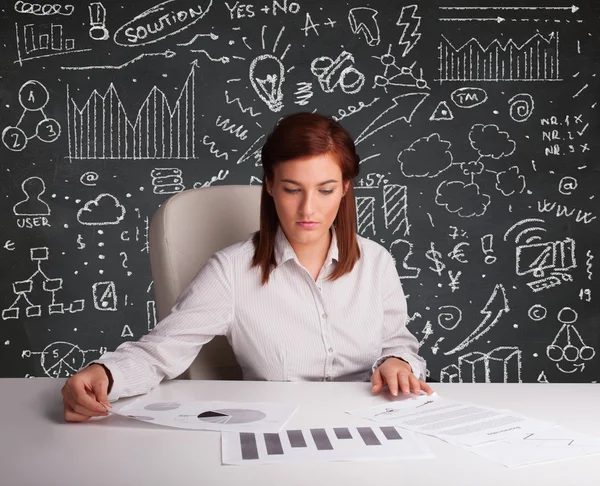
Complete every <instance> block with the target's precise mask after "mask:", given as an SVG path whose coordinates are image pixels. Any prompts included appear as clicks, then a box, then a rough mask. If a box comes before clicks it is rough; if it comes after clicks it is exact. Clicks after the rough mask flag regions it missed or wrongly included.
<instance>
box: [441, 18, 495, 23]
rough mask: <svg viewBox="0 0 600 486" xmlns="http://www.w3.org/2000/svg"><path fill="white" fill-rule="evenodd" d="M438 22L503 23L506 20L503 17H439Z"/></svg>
mask: <svg viewBox="0 0 600 486" xmlns="http://www.w3.org/2000/svg"><path fill="white" fill-rule="evenodd" d="M440 20H442V21H445V22H498V23H501V22H504V21H505V20H506V19H505V18H503V17H491V18H488V17H484V18H473V17H471V18H454V17H440Z"/></svg>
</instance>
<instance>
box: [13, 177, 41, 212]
mask: <svg viewBox="0 0 600 486" xmlns="http://www.w3.org/2000/svg"><path fill="white" fill-rule="evenodd" d="M21 189H23V192H24V193H25V196H26V198H25V199H24V200H23V201H21V202H18V203H17V204H15V205H14V207H13V211H14V213H15V216H48V215H50V206H48V204H46V203H45V202H44V201H42V200H41V199H40V196H41V195H42V194H43V193H44V192H45V191H46V186H45V184H44V181H43V180H42V179H40V178H39V177H35V176H34V177H29V178H28V179H25V180H24V181H23V184H21Z"/></svg>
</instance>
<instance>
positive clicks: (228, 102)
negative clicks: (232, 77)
mask: <svg viewBox="0 0 600 486" xmlns="http://www.w3.org/2000/svg"><path fill="white" fill-rule="evenodd" d="M225 102H226V103H227V104H228V105H231V104H233V103H237V106H238V108H239V109H240V111H241V112H242V113H244V114H246V113H248V114H249V115H250V116H251V117H252V118H254V117H256V116H259V115H261V114H262V113H261V112H256V113H255V112H254V110H253V109H252V107H251V106H249V107H248V108H244V107H243V106H242V102H241V101H240V99H239V97H238V98H233V99H230V98H229V92H228V91H227V90H225Z"/></svg>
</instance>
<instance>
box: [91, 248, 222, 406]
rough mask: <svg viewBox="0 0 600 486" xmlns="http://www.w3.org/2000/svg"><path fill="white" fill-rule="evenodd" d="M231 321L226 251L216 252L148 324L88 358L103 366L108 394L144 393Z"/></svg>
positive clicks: (181, 366) (173, 372) (187, 361)
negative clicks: (97, 356)
mask: <svg viewBox="0 0 600 486" xmlns="http://www.w3.org/2000/svg"><path fill="white" fill-rule="evenodd" d="M232 320H233V291H232V281H231V267H230V265H229V260H228V259H227V256H226V255H224V254H223V253H220V252H217V253H215V254H214V255H212V256H211V257H210V258H209V259H208V260H207V262H206V263H205V264H204V266H203V267H202V268H201V269H200V271H199V272H198V274H197V275H196V276H195V277H194V279H193V280H192V281H191V282H190V284H189V285H188V287H187V288H186V289H185V290H184V291H183V292H182V293H181V294H180V295H179V297H178V298H177V300H176V302H175V304H174V305H173V307H172V308H171V313H170V314H169V315H168V316H166V317H165V318H164V319H162V320H161V321H160V322H159V323H158V324H157V325H156V327H155V328H154V329H152V330H151V331H150V332H149V333H148V334H146V335H144V336H142V337H141V338H140V339H139V340H138V341H127V342H124V343H122V344H120V345H119V346H118V347H117V348H116V349H115V350H114V351H109V352H107V353H104V354H103V355H102V356H101V357H100V359H97V360H95V361H92V363H100V364H103V365H105V366H106V367H107V368H108V369H109V371H110V373H111V375H112V377H113V385H112V388H111V389H110V390H109V394H108V399H109V400H111V401H114V400H118V399H119V398H121V397H128V396H133V395H140V394H143V393H147V392H149V391H150V390H152V389H153V388H155V387H156V386H158V385H159V383H160V382H161V381H162V380H163V379H164V378H168V379H171V378H175V377H176V376H178V375H180V374H181V373H182V372H183V371H185V370H186V369H187V368H188V367H189V365H190V364H191V363H192V361H193V360H194V358H195V357H196V356H197V354H198V352H199V351H200V349H201V348H202V346H203V345H204V344H206V343H207V342H209V341H210V340H211V339H212V338H213V337H214V336H217V335H226V334H227V333H228V331H229V328H230V326H231V322H232ZM92 363H89V364H92Z"/></svg>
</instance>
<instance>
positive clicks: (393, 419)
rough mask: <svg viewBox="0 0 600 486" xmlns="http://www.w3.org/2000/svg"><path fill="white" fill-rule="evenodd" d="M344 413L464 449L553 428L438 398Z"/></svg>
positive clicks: (412, 399) (503, 412) (426, 397)
mask: <svg viewBox="0 0 600 486" xmlns="http://www.w3.org/2000/svg"><path fill="white" fill-rule="evenodd" d="M347 413H351V414H353V415H358V416H360V417H364V418H367V419H369V420H375V421H377V422H382V423H386V424H393V425H397V426H399V427H402V428H404V429H407V430H412V431H414V432H419V433H421V434H426V435H431V436H434V437H437V438H439V439H442V440H445V441H446V442H450V443H452V444H458V445H465V446H474V445H478V444H483V443H486V442H492V441H498V440H508V439H513V438H522V437H523V436H525V435H526V434H529V433H532V432H538V431H541V430H544V429H547V428H550V427H552V426H553V425H555V424H554V423H551V422H544V421H540V420H533V419H529V418H527V417H525V416H523V415H520V414H516V413H513V412H511V411H509V410H497V409H493V408H489V407H482V406H479V405H474V404H470V403H462V402H458V401H455V400H449V399H446V398H443V397H440V396H439V395H438V394H433V395H420V396H416V395H413V396H411V397H410V398H406V399H403V400H399V401H392V402H389V403H386V404H381V405H376V406H374V407H368V408H364V409H359V410H353V411H349V412H347Z"/></svg>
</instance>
